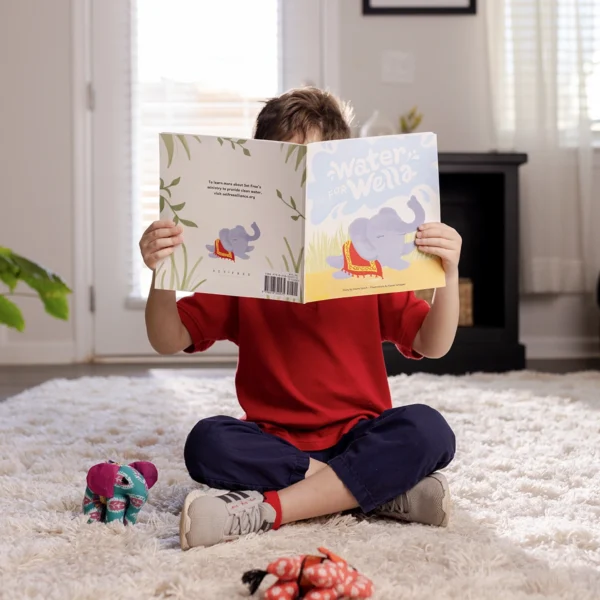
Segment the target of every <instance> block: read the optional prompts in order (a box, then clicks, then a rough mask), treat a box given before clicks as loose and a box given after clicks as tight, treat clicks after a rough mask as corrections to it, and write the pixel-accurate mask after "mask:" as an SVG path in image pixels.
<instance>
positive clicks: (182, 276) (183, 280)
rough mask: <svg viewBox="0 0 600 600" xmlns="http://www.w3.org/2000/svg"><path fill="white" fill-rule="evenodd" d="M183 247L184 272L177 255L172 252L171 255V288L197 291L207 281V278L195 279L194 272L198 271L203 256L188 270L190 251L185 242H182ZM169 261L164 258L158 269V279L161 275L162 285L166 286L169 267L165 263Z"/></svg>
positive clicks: (162, 286)
mask: <svg viewBox="0 0 600 600" xmlns="http://www.w3.org/2000/svg"><path fill="white" fill-rule="evenodd" d="M181 249H182V250H183V272H182V273H180V272H179V269H178V268H177V262H176V261H175V256H174V255H173V254H171V256H170V264H171V273H170V279H169V288H171V289H178V290H181V291H185V292H195V291H196V290H197V289H198V288H199V287H200V286H201V285H202V284H203V283H204V282H205V281H206V279H202V280H200V281H194V274H195V273H196V269H197V268H198V265H199V264H200V263H201V262H202V259H203V257H202V256H201V257H200V258H199V259H198V260H197V261H196V262H195V263H194V265H193V267H192V268H191V269H189V270H188V265H189V261H188V251H187V247H186V245H185V244H181ZM166 264H167V261H166V260H164V261H163V262H162V263H161V264H160V265H159V267H158V269H156V278H157V280H158V278H159V276H160V287H161V288H164V286H165V279H166V276H167V269H165V268H164V267H165V265H166Z"/></svg>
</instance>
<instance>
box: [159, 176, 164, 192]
mask: <svg viewBox="0 0 600 600" xmlns="http://www.w3.org/2000/svg"><path fill="white" fill-rule="evenodd" d="M164 188H165V182H164V180H163V178H162V177H161V178H160V189H161V190H163V189H164Z"/></svg>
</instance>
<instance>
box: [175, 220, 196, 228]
mask: <svg viewBox="0 0 600 600" xmlns="http://www.w3.org/2000/svg"><path fill="white" fill-rule="evenodd" d="M179 222H180V223H181V224H182V225H185V226H186V227H198V225H196V223H194V221H188V220H187V219H179Z"/></svg>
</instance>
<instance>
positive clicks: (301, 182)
mask: <svg viewBox="0 0 600 600" xmlns="http://www.w3.org/2000/svg"><path fill="white" fill-rule="evenodd" d="M305 183H306V167H304V172H303V173H302V180H301V181H300V186H301V187H304V184H305Z"/></svg>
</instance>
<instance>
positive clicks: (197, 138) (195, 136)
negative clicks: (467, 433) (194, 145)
mask: <svg viewBox="0 0 600 600" xmlns="http://www.w3.org/2000/svg"><path fill="white" fill-rule="evenodd" d="M192 137H193V138H194V139H195V140H196V141H197V142H198V143H199V144H201V143H202V140H201V139H200V136H199V135H193V136H192Z"/></svg>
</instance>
